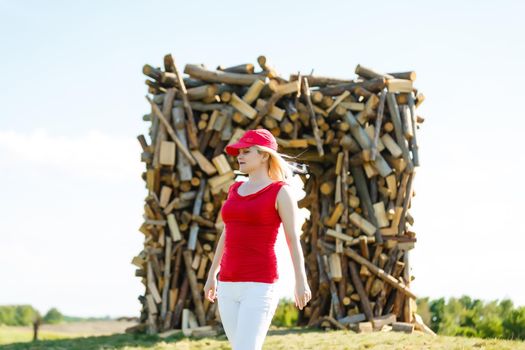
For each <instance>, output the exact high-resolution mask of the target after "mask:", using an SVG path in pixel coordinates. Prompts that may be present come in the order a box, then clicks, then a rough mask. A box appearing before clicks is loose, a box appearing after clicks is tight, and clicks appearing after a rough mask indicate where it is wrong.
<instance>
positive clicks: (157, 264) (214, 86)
mask: <svg viewBox="0 0 525 350" xmlns="http://www.w3.org/2000/svg"><path fill="white" fill-rule="evenodd" d="M163 64H164V65H163V68H161V67H156V66H154V65H149V64H146V65H144V66H143V68H142V71H143V73H144V74H145V75H146V76H147V80H146V89H147V92H148V94H149V95H148V96H146V98H147V100H148V102H149V104H150V106H148V109H150V111H149V112H148V113H147V114H145V115H144V116H142V118H143V120H144V121H146V122H148V123H149V125H148V126H149V128H148V136H149V139H148V138H147V137H146V135H139V136H138V137H137V140H138V141H139V144H140V152H141V155H140V159H141V161H142V162H143V163H144V164H145V169H144V172H143V173H142V175H141V176H142V179H143V180H144V182H145V187H146V190H147V195H146V196H145V197H146V198H145V200H144V214H143V222H142V223H141V225H140V226H139V228H138V231H139V232H140V234H142V235H143V237H144V247H143V249H142V250H141V251H140V252H139V253H138V254H137V255H136V256H135V257H133V258H132V259H131V263H132V264H133V265H134V269H135V272H134V274H135V276H137V277H138V278H140V279H141V282H142V283H143V285H144V288H145V292H144V295H141V296H140V297H139V300H140V302H141V305H142V310H141V314H140V319H139V321H140V322H139V326H137V327H133V328H130V329H129V331H130V332H132V331H133V332H135V331H137V332H138V331H145V332H149V333H160V334H162V336H168V335H169V334H177V333H182V334H185V335H193V336H206V335H208V336H209V335H215V334H217V333H218V332H219V331H221V329H220V327H218V325H219V324H220V317H219V315H218V309H217V304H216V303H211V302H210V301H209V300H206V299H205V298H204V294H203V288H204V284H205V283H206V278H207V273H208V270H209V267H210V265H211V262H212V261H213V256H214V250H215V248H216V245H217V242H218V240H219V238H220V235H221V232H222V231H223V229H224V223H223V222H222V219H221V216H220V212H221V208H222V206H223V204H224V201H225V200H226V197H227V194H228V189H229V188H230V186H231V185H232V184H233V183H234V182H235V181H236V175H237V174H239V171H238V164H237V161H236V159H235V157H232V156H230V155H228V154H226V153H225V151H224V149H225V147H226V146H227V145H228V144H231V143H234V142H236V141H237V140H238V139H239V138H240V137H241V136H242V135H243V134H244V132H245V131H246V130H250V129H255V128H261V127H264V128H266V129H268V130H269V131H270V132H271V133H272V134H273V135H274V137H275V139H276V140H277V144H278V148H279V149H278V151H279V152H281V153H283V154H286V155H288V156H290V157H292V158H293V157H296V158H295V159H296V161H297V162H298V163H304V164H306V165H307V166H308V167H307V173H308V174H303V173H299V174H298V176H299V178H300V180H301V181H302V183H303V184H304V191H305V192H306V195H305V197H304V198H302V199H300V200H298V202H297V205H298V207H299V208H306V209H308V210H309V211H310V214H311V215H310V217H309V218H308V219H307V220H306V221H305V223H304V224H303V225H302V231H303V232H302V235H301V245H302V247H303V252H304V255H305V265H306V271H307V274H308V275H307V277H308V282H309V285H310V287H311V290H312V300H311V301H310V302H309V303H308V304H307V305H306V307H305V308H303V310H299V317H298V321H297V325H300V326H310V327H313V326H321V327H322V328H335V329H337V328H339V329H345V328H347V327H348V328H350V329H354V330H356V331H359V332H365V331H379V330H380V329H383V330H386V329H390V328H392V329H394V328H395V330H405V329H406V330H410V329H419V330H423V331H427V332H428V330H427V329H426V328H425V327H426V326H425V325H424V324H423V323H422V321H421V319H420V317H418V315H417V314H416V312H415V311H416V310H417V307H416V304H415V298H416V296H415V295H414V294H413V293H412V291H411V287H410V282H411V280H412V279H413V278H414V277H413V276H411V274H410V264H409V253H410V250H411V249H413V248H414V246H415V242H416V241H417V237H416V232H414V230H413V228H412V226H413V224H414V220H415V218H414V217H413V216H412V215H411V213H410V211H411V210H410V209H411V207H412V205H413V203H412V197H414V195H415V188H414V187H415V186H414V178H415V173H416V168H417V167H418V166H419V164H420V159H419V150H418V141H419V140H418V136H419V135H418V130H419V127H420V125H421V124H422V123H423V122H424V118H423V117H422V116H420V115H417V108H418V107H419V106H420V105H421V103H422V102H423V101H424V99H425V96H424V95H423V94H422V93H421V92H420V91H418V90H417V89H416V88H415V84H414V82H415V78H416V74H415V72H413V71H410V70H407V71H401V72H393V73H392V72H388V73H385V71H381V70H376V69H372V68H370V67H366V66H363V65H357V67H356V68H355V74H356V76H355V78H352V77H341V78H337V77H326V76H323V75H312V74H309V75H301V74H300V73H297V74H291V75H290V76H289V78H288V79H285V78H283V77H282V76H280V75H279V74H278V72H277V70H276V69H275V67H273V66H272V65H271V64H270V63H269V60H268V59H267V57H266V56H264V55H260V56H259V57H257V61H256V62H255V64H253V63H250V62H248V63H242V64H238V65H232V66H222V65H219V66H217V67H216V69H207V68H205V67H204V66H203V65H200V64H191V63H189V64H186V65H185V66H184V70H183V71H179V70H178V68H177V66H176V64H175V60H174V58H173V56H172V55H170V54H168V55H165V56H164V61H163ZM259 68H260V70H259ZM256 70H257V71H256ZM149 107H150V108H149ZM307 175H308V176H307ZM219 273H220V272H219Z"/></svg>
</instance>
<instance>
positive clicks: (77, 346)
mask: <svg viewBox="0 0 525 350" xmlns="http://www.w3.org/2000/svg"><path fill="white" fill-rule="evenodd" d="M319 331H320V330H319V329H315V328H301V327H291V328H278V329H271V330H269V331H268V335H286V334H295V333H312V332H319ZM211 338H213V339H214V340H217V341H222V340H224V341H227V338H226V335H225V334H224V333H222V334H220V335H218V336H216V337H211ZM182 339H191V340H195V341H198V340H199V339H203V338H194V337H185V336H184V335H183V334H176V335H173V336H170V337H167V338H160V337H158V336H156V335H148V334H114V335H105V336H91V337H80V338H67V339H56V340H39V341H36V342H23V343H12V344H6V345H0V350H64V349H67V350H100V349H115V350H118V349H122V348H125V347H140V348H144V349H148V348H153V347H155V346H156V345H157V344H158V343H159V342H161V341H163V342H166V343H175V342H178V341H180V340H182Z"/></svg>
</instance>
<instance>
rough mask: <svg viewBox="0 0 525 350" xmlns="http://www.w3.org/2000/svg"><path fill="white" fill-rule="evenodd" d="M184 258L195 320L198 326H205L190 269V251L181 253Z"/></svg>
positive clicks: (200, 301)
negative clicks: (195, 315)
mask: <svg viewBox="0 0 525 350" xmlns="http://www.w3.org/2000/svg"><path fill="white" fill-rule="evenodd" d="M182 255H183V257H184V264H185V266H186V274H187V277H188V281H189V284H190V289H191V295H192V297H193V303H194V305H195V312H196V314H197V320H198V322H199V325H201V326H205V325H206V318H205V317H204V308H203V306H202V299H201V292H200V290H199V289H198V288H197V276H195V272H194V271H193V269H192V267H191V250H184V252H183V253H182Z"/></svg>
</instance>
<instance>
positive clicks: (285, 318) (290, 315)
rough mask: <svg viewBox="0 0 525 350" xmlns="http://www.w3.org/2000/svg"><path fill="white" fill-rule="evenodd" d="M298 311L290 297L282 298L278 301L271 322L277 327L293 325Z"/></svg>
mask: <svg viewBox="0 0 525 350" xmlns="http://www.w3.org/2000/svg"><path fill="white" fill-rule="evenodd" d="M298 316H299V312H298V309H297V307H296V306H295V302H294V301H293V300H292V299H288V298H284V299H281V300H280V301H279V305H277V309H276V310H275V315H274V316H273V319H272V324H273V325H274V326H278V327H291V326H295V324H296V322H297V319H298Z"/></svg>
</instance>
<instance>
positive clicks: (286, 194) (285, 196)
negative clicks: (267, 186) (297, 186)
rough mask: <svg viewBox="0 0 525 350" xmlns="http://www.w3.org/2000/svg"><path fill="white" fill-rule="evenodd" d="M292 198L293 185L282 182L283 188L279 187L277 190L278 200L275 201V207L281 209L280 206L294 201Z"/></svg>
mask: <svg viewBox="0 0 525 350" xmlns="http://www.w3.org/2000/svg"><path fill="white" fill-rule="evenodd" d="M292 198H293V194H292V187H291V186H290V184H288V183H286V182H282V184H281V188H279V191H278V192H277V201H276V203H275V209H279V207H282V206H285V205H287V203H290V202H291V201H292Z"/></svg>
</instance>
